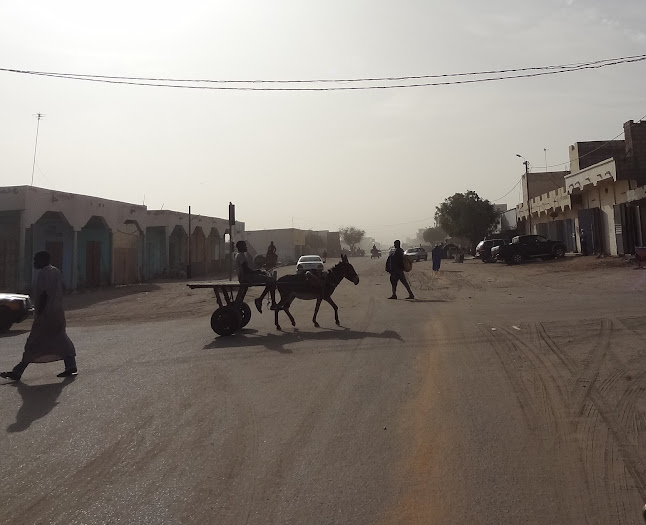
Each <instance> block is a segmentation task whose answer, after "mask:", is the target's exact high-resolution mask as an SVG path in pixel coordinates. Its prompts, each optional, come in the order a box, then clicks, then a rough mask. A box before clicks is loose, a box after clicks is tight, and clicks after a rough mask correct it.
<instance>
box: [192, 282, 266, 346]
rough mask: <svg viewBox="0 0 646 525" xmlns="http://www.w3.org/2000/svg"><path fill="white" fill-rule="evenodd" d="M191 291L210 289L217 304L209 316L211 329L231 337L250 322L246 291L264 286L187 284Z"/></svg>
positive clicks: (214, 283) (263, 285)
mask: <svg viewBox="0 0 646 525" xmlns="http://www.w3.org/2000/svg"><path fill="white" fill-rule="evenodd" d="M186 286H188V287H189V288H190V289H191V290H194V289H196V288H211V289H212V290H213V292H214V293H215V299H216V301H217V302H218V309H217V310H216V311H215V312H213V314H212V315H211V328H212V329H213V331H214V332H215V333H216V334H218V335H232V334H234V333H236V332H237V331H238V330H241V329H242V328H243V327H245V326H247V324H248V323H249V321H250V320H251V308H250V307H249V305H248V304H247V303H245V302H244V298H245V295H247V290H249V288H251V287H253V286H262V287H263V288H264V287H265V286H267V285H266V284H260V283H259V284H248V283H236V282H231V281H214V282H204V283H189V284H187V285H186Z"/></svg>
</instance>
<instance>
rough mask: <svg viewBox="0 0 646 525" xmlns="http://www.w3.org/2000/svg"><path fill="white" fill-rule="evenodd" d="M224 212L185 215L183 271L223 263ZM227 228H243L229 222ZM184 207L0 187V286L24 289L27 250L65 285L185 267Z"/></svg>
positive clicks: (28, 274) (204, 270)
mask: <svg viewBox="0 0 646 525" xmlns="http://www.w3.org/2000/svg"><path fill="white" fill-rule="evenodd" d="M227 229H228V219H219V218H216V217H206V216H202V215H198V216H193V218H192V221H191V243H190V244H191V250H190V252H191V273H192V275H207V274H212V273H214V272H216V271H218V270H219V269H220V268H221V267H222V266H223V263H224V257H225V251H224V237H223V236H224V234H225V231H226V230H227ZM234 234H237V235H239V236H242V235H243V234H244V223H237V224H236V229H235V231H234ZM188 244H189V243H188V214H187V213H181V212H176V211H170V210H148V209H147V208H146V206H142V205H138V204H129V203H126V202H118V201H112V200H108V199H101V198H98V197H91V196H87V195H78V194H74V193H65V192H60V191H54V190H46V189H42V188H37V187H33V186H9V187H0V290H7V291H15V290H24V291H28V290H29V289H30V288H31V283H32V280H33V278H34V272H33V267H32V259H33V255H34V254H35V253H36V252H38V251H41V250H46V251H48V252H49V253H50V254H51V258H52V264H53V265H54V266H56V267H58V268H59V269H60V270H61V272H62V274H63V282H64V284H65V287H66V288H67V289H69V290H75V289H78V288H92V287H97V286H109V285H116V284H131V283H136V282H140V281H142V280H146V279H152V278H155V277H161V276H166V277H172V276H180V275H182V274H184V275H186V273H187V270H188V252H189V247H188Z"/></svg>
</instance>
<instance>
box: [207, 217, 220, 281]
mask: <svg viewBox="0 0 646 525" xmlns="http://www.w3.org/2000/svg"><path fill="white" fill-rule="evenodd" d="M222 242H223V240H222V237H221V236H220V232H219V231H218V229H217V228H211V231H210V232H209V236H208V238H207V247H206V260H207V271H208V273H211V274H212V273H215V272H217V271H218V270H220V261H221V260H222Z"/></svg>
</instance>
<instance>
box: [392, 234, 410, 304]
mask: <svg viewBox="0 0 646 525" xmlns="http://www.w3.org/2000/svg"><path fill="white" fill-rule="evenodd" d="M394 245H395V251H394V252H393V253H391V254H390V255H389V256H388V259H386V271H387V272H388V273H389V274H390V285H391V286H392V288H393V294H392V295H391V296H390V297H389V298H388V299H397V284H398V283H399V282H400V281H401V283H402V284H403V285H404V286H405V287H406V290H408V297H406V299H415V295H413V291H412V290H411V289H410V285H409V284H408V281H407V280H406V274H405V273H404V272H405V269H406V266H407V265H406V262H408V261H405V257H406V256H405V255H404V250H402V248H401V242H399V241H395V242H394ZM408 267H409V268H410V265H409V266H408Z"/></svg>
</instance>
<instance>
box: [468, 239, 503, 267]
mask: <svg viewBox="0 0 646 525" xmlns="http://www.w3.org/2000/svg"><path fill="white" fill-rule="evenodd" d="M508 242H509V241H507V240H506V239H483V240H481V241H480V242H479V243H478V246H476V257H479V258H480V260H481V261H482V262H483V263H488V262H495V261H494V259H493V258H492V257H491V249H492V248H493V247H494V246H500V245H502V244H507V243H508Z"/></svg>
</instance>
